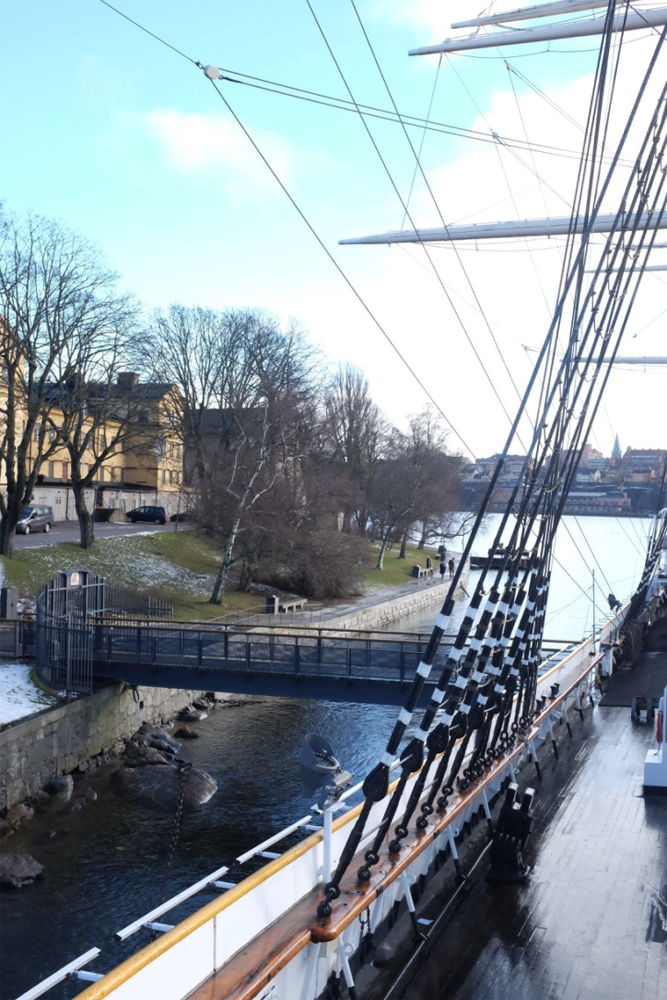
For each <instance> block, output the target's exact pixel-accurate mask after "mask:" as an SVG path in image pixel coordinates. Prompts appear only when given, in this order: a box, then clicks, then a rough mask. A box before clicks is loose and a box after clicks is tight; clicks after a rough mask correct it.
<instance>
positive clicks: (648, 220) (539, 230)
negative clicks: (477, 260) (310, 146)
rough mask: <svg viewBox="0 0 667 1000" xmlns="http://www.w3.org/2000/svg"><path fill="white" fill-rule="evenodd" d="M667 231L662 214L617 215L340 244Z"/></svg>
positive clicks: (436, 230) (441, 229) (403, 233)
mask: <svg viewBox="0 0 667 1000" xmlns="http://www.w3.org/2000/svg"><path fill="white" fill-rule="evenodd" d="M639 229H641V230H651V229H667V217H666V216H664V215H661V214H653V215H647V214H643V215H640V216H637V215H627V216H625V218H624V219H623V220H622V221H619V218H618V215H617V214H609V215H598V216H597V217H596V218H595V219H584V218H582V217H581V216H579V217H578V218H576V219H572V218H571V217H570V216H569V215H567V216H560V217H556V218H553V219H549V218H545V219H517V220H515V221H508V222H476V223H473V224H471V225H468V226H435V227H433V228H431V229H403V230H397V231H396V232H393V233H392V232H389V233H379V234H377V235H372V236H355V237H352V238H351V239H347V240H339V241H338V242H339V243H340V244H341V245H349V244H356V243H455V242H458V241H462V240H491V239H511V238H512V237H518V236H572V235H574V234H577V233H583V232H584V230H587V231H588V232H590V233H611V232H612V231H614V230H616V231H618V232H624V231H628V232H633V231H635V230H639Z"/></svg>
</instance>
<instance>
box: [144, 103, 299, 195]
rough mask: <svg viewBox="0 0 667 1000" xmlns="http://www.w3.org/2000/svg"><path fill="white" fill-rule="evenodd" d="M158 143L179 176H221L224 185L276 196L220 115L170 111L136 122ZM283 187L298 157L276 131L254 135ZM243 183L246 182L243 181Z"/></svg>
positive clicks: (261, 169)
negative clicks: (260, 191)
mask: <svg viewBox="0 0 667 1000" xmlns="http://www.w3.org/2000/svg"><path fill="white" fill-rule="evenodd" d="M135 124H136V125H138V126H140V127H141V128H142V130H143V131H144V132H145V133H146V134H147V135H148V136H150V137H151V138H152V139H154V140H156V141H157V143H158V145H159V148H160V150H161V152H162V155H163V158H164V162H165V165H166V166H167V167H168V168H169V169H171V170H175V171H177V172H179V173H183V174H190V175H197V174H200V175H204V174H205V175H207V177H210V176H211V175H215V174H217V175H219V176H220V177H221V180H222V182H223V183H224V184H232V185H234V186H235V187H237V189H240V188H241V187H243V188H247V189H248V190H252V191H253V192H254V193H256V192H257V190H258V189H259V190H263V191H265V192H268V191H270V192H272V193H274V192H276V191H277V188H276V182H275V180H274V179H273V177H272V176H271V174H270V173H269V171H268V169H267V168H266V166H265V165H264V164H263V163H262V162H261V160H260V159H259V157H258V156H257V153H256V152H255V150H254V149H253V148H252V146H251V144H250V143H249V141H248V139H247V138H246V136H245V135H243V133H242V132H241V130H240V129H239V127H238V125H237V124H236V123H235V122H232V121H229V120H228V119H226V118H224V117H223V116H222V115H217V114H185V113H183V112H182V111H176V110H174V109H170V108H157V109H155V110H153V111H149V112H148V113H147V114H145V115H144V116H143V118H142V119H141V120H140V121H139V122H136V123H135ZM253 138H254V140H255V142H257V145H258V146H259V148H260V150H261V151H262V152H263V153H264V155H265V156H266V157H267V159H268V161H269V163H270V164H271V166H272V168H273V169H274V170H275V171H276V173H277V174H278V176H279V178H280V179H281V181H282V182H283V183H284V184H285V185H289V184H290V183H291V181H292V178H293V165H294V159H295V157H294V153H293V150H292V149H291V147H290V146H289V144H288V143H287V142H286V141H285V140H284V139H283V138H282V137H281V136H279V135H277V134H276V133H273V132H257V133H255V134H254V135H253ZM241 182H242V183H241Z"/></svg>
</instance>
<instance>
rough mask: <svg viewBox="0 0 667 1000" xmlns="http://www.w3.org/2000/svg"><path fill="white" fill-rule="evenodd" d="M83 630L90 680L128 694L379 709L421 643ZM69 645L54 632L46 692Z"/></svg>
mask: <svg viewBox="0 0 667 1000" xmlns="http://www.w3.org/2000/svg"><path fill="white" fill-rule="evenodd" d="M88 629H89V630H90V633H91V634H90V640H91V641H90V645H91V646H92V655H91V668H92V677H93V681H94V682H100V681H104V680H112V679H113V680H123V681H126V682H127V683H128V684H131V685H133V686H136V687H169V688H186V689H190V690H206V691H217V692H227V693H230V694H245V695H248V694H256V695H264V696H267V695H271V696H283V697H291V698H295V697H298V698H318V699H325V700H328V701H354V702H361V703H366V704H378V705H384V704H386V705H400V704H401V703H402V701H403V699H404V695H405V691H406V689H407V687H408V686H409V685H410V684H411V682H412V679H413V677H414V673H415V670H416V668H417V666H418V664H419V661H420V659H421V657H422V654H423V652H424V650H425V648H426V645H427V642H428V638H429V637H428V636H427V635H410V634H409V633H405V632H385V633H378V632H369V631H361V630H352V629H340V628H336V629H325V628H308V627H305V626H290V627H287V628H284V627H283V628H277V627H273V628H272V627H270V626H264V627H258V626H252V627H250V628H248V627H243V626H233V625H226V626H215V625H205V624H202V623H197V624H189V623H183V622H169V623H156V622H146V621H142V622H137V623H129V622H124V621H120V622H119V621H118V620H113V619H112V620H107V621H102V622H100V621H98V622H96V623H95V624H92V625H90V626H88ZM453 639H454V636H446V637H445V640H444V641H443V643H441V645H440V648H439V650H438V652H437V654H436V657H435V660H434V664H433V670H432V675H431V676H432V679H431V680H430V681H427V683H426V685H425V690H424V693H423V696H422V702H421V704H424V705H425V704H426V703H427V701H428V699H429V698H430V695H431V692H432V690H433V686H434V684H435V680H436V679H437V677H438V675H439V673H440V669H439V668H440V667H442V665H443V664H444V661H445V659H446V657H447V654H448V651H449V647H450V646H451V643H452V642H453ZM72 643H74V644H75V646H80V645H81V640H80V637H79V636H78V630H76V629H70V630H69V632H68V635H67V636H63V635H61V637H60V643H59V647H58V649H57V651H54V652H56V655H55V656H54V657H53V658H52V663H51V665H50V667H48V668H47V671H48V672H47V673H46V674H45V671H44V666H45V665H44V664H43V665H42V669H41V670H40V673H41V675H42V676H43V677H44V680H46V681H47V683H49V685H50V686H55V687H58V686H59V685H58V681H59V680H60V681H61V682H62V680H63V677H62V672H63V669H65V670H66V662H65V663H63V655H62V654H63V653H64V654H65V661H66V659H67V649H66V647H67V646H68V645H71V644H72ZM85 645H88V643H85ZM49 674H51V676H49ZM55 674H57V675H58V676H55ZM61 686H62V685H61Z"/></svg>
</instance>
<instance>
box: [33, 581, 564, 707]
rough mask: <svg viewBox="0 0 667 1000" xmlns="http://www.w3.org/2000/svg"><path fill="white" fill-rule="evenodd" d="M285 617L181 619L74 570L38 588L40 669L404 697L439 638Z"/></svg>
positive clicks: (220, 686)
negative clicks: (285, 619)
mask: <svg viewBox="0 0 667 1000" xmlns="http://www.w3.org/2000/svg"><path fill="white" fill-rule="evenodd" d="M282 617H283V616H278V615H268V614H267V615H265V616H259V617H256V618H253V620H252V622H248V621H246V622H238V621H237V622H224V623H223V622H208V623H207V622H176V621H173V620H172V610H171V608H170V607H169V606H168V605H161V604H158V603H156V602H155V601H152V600H150V599H148V598H145V597H141V596H140V595H137V594H131V593H129V592H125V591H123V590H119V589H118V588H117V587H115V586H114V587H112V586H111V585H110V584H109V583H108V582H107V581H106V580H104V579H103V578H102V577H97V576H95V575H94V574H92V573H87V572H85V571H78V570H70V571H67V572H65V573H61V574H60V576H59V577H58V578H57V579H55V580H53V581H52V582H51V583H50V584H47V585H46V587H44V588H43V589H42V591H40V593H39V595H38V599H37V622H36V626H35V628H34V644H35V646H34V648H35V660H36V668H37V674H38V676H39V677H40V678H41V679H42V680H43V681H44V682H45V683H46V684H47V685H48V686H49V687H50V688H52V689H53V690H56V691H64V692H65V693H66V694H67V695H68V697H69V696H74V697H76V696H78V695H80V694H84V693H86V692H89V691H92V690H93V688H94V687H95V686H97V685H99V684H101V683H104V682H107V681H110V680H122V681H125V682H126V683H128V684H131V685H132V686H134V687H167V688H185V689H186V690H195V691H216V692H225V693H229V694H245V695H249V694H255V695H262V696H267V695H270V696H282V697H288V698H320V699H324V700H327V701H354V702H361V703H366V704H376V705H400V704H402V702H403V700H404V695H405V691H406V690H407V688H408V687H409V686H410V685H411V683H412V680H413V677H414V674H415V670H416V668H417V666H418V665H419V662H420V660H421V659H422V657H423V655H424V652H425V650H426V646H427V644H428V641H429V638H430V634H422V635H418V634H414V633H410V632H405V631H402V632H384V631H382V632H378V631H369V630H362V629H344V628H341V627H339V626H338V625H337V624H336V623H335V622H329V623H328V625H325V623H319V624H315V625H313V624H311V625H307V624H302V623H300V622H299V623H294V622H291V623H289V624H287V623H285V624H284V623H283V622H278V621H277V620H276V619H278V618H282ZM434 619H435V609H434ZM453 641H454V636H453V635H450V636H445V637H444V641H443V642H442V643H441V645H440V648H439V649H438V652H437V654H436V656H435V660H434V662H433V669H432V672H431V677H432V679H431V680H429V681H427V683H426V684H425V686H424V690H423V692H422V699H421V702H420V704H422V705H425V704H426V703H427V702H428V700H429V698H430V696H431V692H432V690H433V687H434V685H435V682H436V678H437V677H438V676H439V674H440V671H441V668H442V666H443V665H444V662H445V659H446V657H447V654H448V651H449V648H450V647H451V645H452V643H453ZM564 645H565V644H564V643H562V642H561V643H558V644H557V648H559V649H561V650H562V647H563V646H564Z"/></svg>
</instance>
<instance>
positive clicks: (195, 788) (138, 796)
mask: <svg viewBox="0 0 667 1000" xmlns="http://www.w3.org/2000/svg"><path fill="white" fill-rule="evenodd" d="M181 774H182V772H181V771H180V770H179V768H177V767H139V768H135V767H123V768H120V769H119V770H118V771H116V772H115V773H114V776H113V779H112V781H113V784H114V791H116V792H117V793H118V794H119V795H123V796H125V797H126V798H128V799H129V800H130V801H131V802H141V803H143V804H144V805H149V806H155V807H157V808H158V809H166V810H168V811H172V810H174V809H175V808H176V806H177V804H178V799H179V796H180V794H181V781H182V780H183V781H184V793H183V806H184V808H186V809H194V808H195V807H196V806H201V805H203V804H204V803H205V802H208V800H209V799H210V798H211V796H213V795H214V794H215V792H216V791H217V789H218V785H217V782H216V781H215V780H214V779H213V778H212V777H211V776H210V774H207V773H206V771H201V770H199V768H196V767H191V768H190V769H189V770H187V771H186V772H185V775H184V777H183V778H182V777H181Z"/></svg>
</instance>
